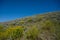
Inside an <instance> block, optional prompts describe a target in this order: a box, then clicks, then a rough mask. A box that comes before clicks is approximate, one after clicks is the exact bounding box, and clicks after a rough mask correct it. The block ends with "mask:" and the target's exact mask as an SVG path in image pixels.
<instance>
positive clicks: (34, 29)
mask: <svg viewBox="0 0 60 40" xmlns="http://www.w3.org/2000/svg"><path fill="white" fill-rule="evenodd" d="M0 25H1V26H0V30H1V32H0V35H1V36H0V40H60V12H48V13H44V14H38V15H34V16H30V17H25V18H20V19H16V20H13V21H8V22H2V23H0ZM2 31H3V32H2ZM2 33H6V35H5V34H2Z"/></svg>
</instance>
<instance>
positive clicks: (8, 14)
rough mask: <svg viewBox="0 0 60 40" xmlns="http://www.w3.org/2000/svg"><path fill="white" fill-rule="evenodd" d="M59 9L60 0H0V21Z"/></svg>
mask: <svg viewBox="0 0 60 40" xmlns="http://www.w3.org/2000/svg"><path fill="white" fill-rule="evenodd" d="M59 10H60V0H0V22H4V21H9V20H14V19H16V18H21V17H25V16H31V15H35V14H39V13H44V12H53V11H59Z"/></svg>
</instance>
